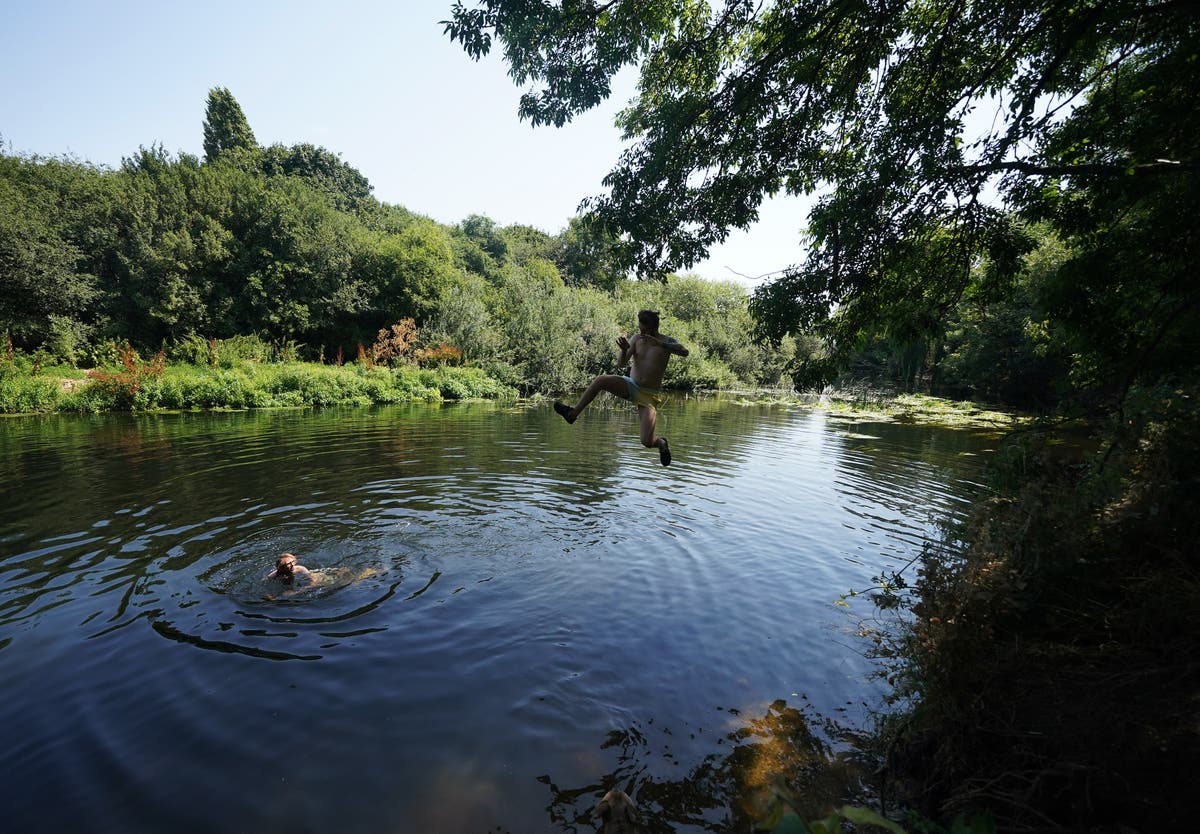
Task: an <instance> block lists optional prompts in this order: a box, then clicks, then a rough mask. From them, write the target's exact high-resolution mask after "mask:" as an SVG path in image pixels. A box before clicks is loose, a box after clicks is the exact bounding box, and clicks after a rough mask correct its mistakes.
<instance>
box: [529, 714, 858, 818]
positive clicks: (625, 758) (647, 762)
mask: <svg viewBox="0 0 1200 834" xmlns="http://www.w3.org/2000/svg"><path fill="white" fill-rule="evenodd" d="M730 712H731V713H732V714H733V715H734V716H737V711H736V710H730ZM738 721H739V725H738V726H737V727H736V728H735V729H733V730H731V731H729V732H728V733H727V734H726V735H724V736H722V737H720V738H719V739H718V740H717V744H718V745H720V746H722V747H724V746H726V745H728V746H730V748H731V749H729V751H728V752H726V753H708V754H707V755H705V756H704V757H703V758H702V759H701V760H700V761H699V762H698V763H697V764H695V765H694V766H692V768H691V769H690V770H689V771H688V773H687V774H686V775H685V776H683V777H681V778H678V779H670V778H662V777H661V776H656V775H655V773H654V765H653V764H652V763H651V759H654V758H658V759H660V760H665V761H666V762H667V763H668V765H671V764H674V763H675V761H676V760H675V754H674V753H672V752H671V747H670V741H669V739H668V740H667V741H666V742H665V744H664V748H663V750H661V751H658V752H657V753H656V751H654V750H653V749H652V744H651V741H650V739H649V738H648V734H651V733H653V732H655V730H654V729H652V728H646V729H643V728H642V727H641V726H639V725H638V724H636V723H635V724H634V725H633V726H631V727H629V728H628V729H624V730H613V731H612V732H610V733H609V734H608V737H607V738H606V739H605V741H604V743H603V744H601V748H603V749H605V750H616V751H618V754H617V767H616V769H615V770H613V771H612V772H611V773H609V774H607V775H606V776H604V777H602V778H601V779H600V781H599V782H597V783H594V784H590V785H583V786H581V787H576V788H563V787H561V786H559V785H557V784H555V782H554V781H553V780H552V779H551V777H550V776H549V775H546V776H542V777H540V779H539V781H541V782H543V783H544V784H546V785H547V786H548V787H549V788H550V791H551V795H552V799H551V802H550V805H549V806H548V807H547V811H548V813H549V815H550V821H551V823H552V824H553V825H554V826H555V827H556V828H558V829H560V830H562V831H570V832H576V831H585V832H586V831H591V830H592V829H593V827H594V826H595V824H596V821H595V820H594V818H593V815H592V809H593V807H594V805H595V803H596V802H597V800H599V799H600V797H601V796H603V795H604V793H605V792H607V791H608V790H610V789H611V788H621V789H623V790H625V791H626V793H628V794H630V796H632V797H633V799H634V801H635V802H636V803H637V805H638V809H639V812H640V813H641V816H642V821H643V827H644V829H645V830H646V831H647V832H650V833H651V834H668V832H676V831H679V830H680V829H681V827H687V828H694V829H698V830H701V831H712V832H731V833H732V832H735V831H736V832H744V831H750V830H753V822H754V821H755V820H761V819H764V818H765V817H766V816H767V813H768V806H769V803H770V799H771V797H772V791H773V788H775V787H779V788H783V789H785V790H786V791H787V792H788V793H789V794H790V795H792V796H794V797H798V798H799V799H800V801H801V803H802V807H800V808H799V809H798V810H799V811H800V812H801V813H802V815H805V816H806V818H809V819H813V818H817V817H821V816H824V815H825V814H826V813H827V812H828V811H829V809H830V808H833V807H837V806H840V805H842V804H844V803H845V802H847V801H853V800H855V799H861V796H862V794H863V793H864V790H863V787H862V785H861V778H860V768H859V767H858V766H857V765H856V763H855V754H854V753H853V752H852V751H851V752H839V751H835V750H834V745H833V743H831V742H829V741H827V740H826V739H835V740H837V739H840V740H846V739H847V732H846V731H845V730H844V729H842V728H840V727H838V726H837V725H836V724H834V723H833V722H832V721H829V720H827V719H821V718H819V717H814V716H811V711H809V710H807V708H806V709H805V710H800V709H796V708H794V707H790V706H788V705H787V702H786V701H782V700H779V701H775V702H774V703H772V704H771V705H770V706H769V707H768V708H767V712H766V713H765V714H764V715H763V716H762V717H761V718H749V719H744V718H741V717H738ZM814 724H816V725H819V726H820V727H821V732H820V733H818V732H814V730H813V725H814ZM658 732H661V733H663V734H664V735H666V736H668V737H670V736H671V735H672V734H671V731H670V730H661V729H660V730H658ZM693 737H694V736H693Z"/></svg>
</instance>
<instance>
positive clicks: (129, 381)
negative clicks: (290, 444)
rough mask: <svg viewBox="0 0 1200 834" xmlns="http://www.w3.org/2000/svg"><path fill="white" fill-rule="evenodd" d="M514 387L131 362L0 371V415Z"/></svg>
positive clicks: (485, 381)
mask: <svg viewBox="0 0 1200 834" xmlns="http://www.w3.org/2000/svg"><path fill="white" fill-rule="evenodd" d="M516 396H517V390H516V388H514V387H513V386H511V385H509V384H507V383H506V382H502V381H500V380H498V379H495V378H494V377H492V376H489V375H488V374H487V373H485V372H484V371H483V370H481V369H479V368H470V367H450V366H445V367H434V368H417V367H409V366H402V367H396V368H388V367H374V368H369V367H365V366H363V365H359V364H351V365H343V366H335V365H320V364H315V363H306V362H279V363H258V362H249V361H245V362H236V363H232V364H231V365H230V366H229V367H216V368H214V367H208V366H201V365H191V364H171V365H165V364H162V363H161V362H159V363H155V362H154V361H149V362H143V361H136V362H131V363H127V364H126V365H125V366H118V367H110V368H106V369H100V370H95V371H90V372H86V373H85V372H82V371H78V370H76V369H73V368H60V367H47V368H40V369H37V371H36V373H31V372H30V370H29V369H22V368H19V367H14V366H11V365H10V367H8V368H6V369H0V413H4V414H36V413H42V414H44V413H49V412H79V413H96V412H104V411H151V410H186V409H243V408H287V407H302V406H333V405H372V404H390V403H407V402H422V401H424V402H437V401H440V400H469V399H507V398H512V397H516Z"/></svg>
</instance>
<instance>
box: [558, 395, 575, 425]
mask: <svg viewBox="0 0 1200 834" xmlns="http://www.w3.org/2000/svg"><path fill="white" fill-rule="evenodd" d="M554 410H555V411H557V412H558V415H559V416H560V417H562V418H563V419H564V420H566V421H567V422H568V423H574V422H575V418H576V417H578V416H579V415H577V414H572V413H571V409H570V408H569V407H567V406H566V405H564V404H563V403H560V402H558V401H557V400H555V401H554Z"/></svg>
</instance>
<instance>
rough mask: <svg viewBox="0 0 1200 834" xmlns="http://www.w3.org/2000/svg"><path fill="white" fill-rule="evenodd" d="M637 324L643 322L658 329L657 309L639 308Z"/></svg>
mask: <svg viewBox="0 0 1200 834" xmlns="http://www.w3.org/2000/svg"><path fill="white" fill-rule="evenodd" d="M638 324H644V325H646V326H647V327H650V328H653V329H654V330H657V329H658V311H657V310H639V311H638Z"/></svg>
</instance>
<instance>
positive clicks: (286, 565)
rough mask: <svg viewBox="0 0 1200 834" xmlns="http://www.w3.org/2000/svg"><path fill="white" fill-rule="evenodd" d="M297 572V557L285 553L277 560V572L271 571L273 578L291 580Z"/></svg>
mask: <svg viewBox="0 0 1200 834" xmlns="http://www.w3.org/2000/svg"><path fill="white" fill-rule="evenodd" d="M295 572H296V557H295V556H293V555H292V554H291V553H284V554H283V555H282V556H280V557H279V558H278V559H276V560H275V570H273V571H271V576H278V577H282V578H284V579H291V578H292V575H293V574H294V573H295Z"/></svg>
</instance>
